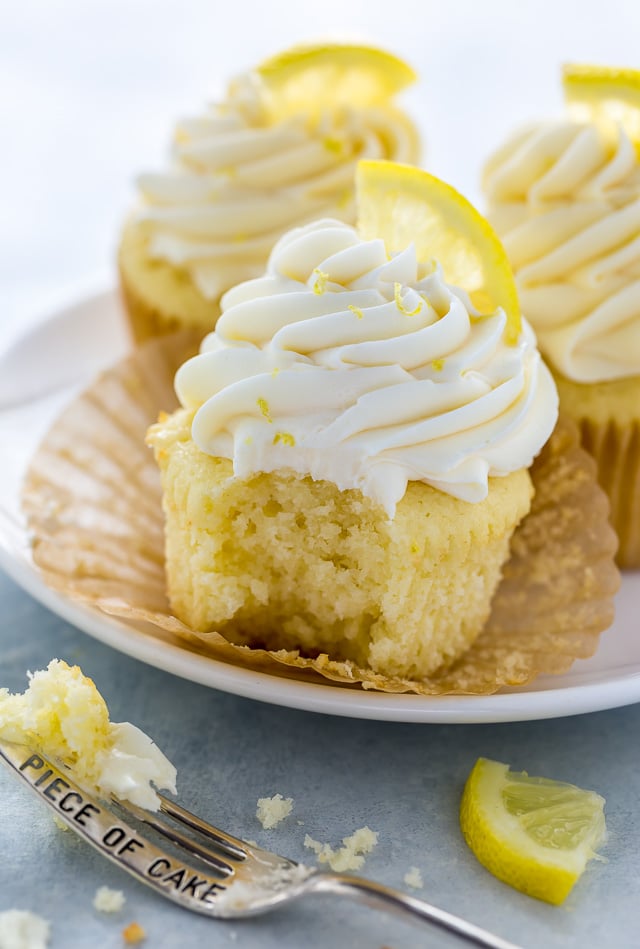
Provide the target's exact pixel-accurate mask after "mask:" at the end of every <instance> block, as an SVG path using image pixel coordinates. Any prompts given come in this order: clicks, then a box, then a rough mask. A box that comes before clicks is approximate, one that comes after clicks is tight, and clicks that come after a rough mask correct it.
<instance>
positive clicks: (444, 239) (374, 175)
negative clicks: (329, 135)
mask: <svg viewBox="0 0 640 949" xmlns="http://www.w3.org/2000/svg"><path fill="white" fill-rule="evenodd" d="M356 191H357V195H358V230H359V232H360V234H361V236H362V237H364V238H365V239H367V240H370V239H373V238H375V237H382V238H384V241H385V244H386V246H387V250H388V251H389V252H390V253H394V252H396V251H399V250H403V249H404V248H405V247H407V246H408V245H409V244H411V243H413V244H415V247H416V252H417V255H418V260H420V261H427V260H430V259H432V258H435V259H436V260H437V261H439V263H440V264H441V266H442V269H443V272H444V276H445V279H446V280H447V282H448V283H450V284H453V285H455V286H457V287H461V288H462V289H463V290H466V291H467V293H468V294H469V296H470V297H471V300H472V302H473V304H474V306H475V307H476V308H477V309H478V310H479V311H480V313H483V314H489V313H494V312H495V310H496V308H497V307H499V306H501V307H502V308H503V309H504V311H505V313H506V315H507V326H506V330H505V339H506V341H507V342H508V343H511V344H513V343H515V342H516V341H517V339H518V337H519V335H520V331H521V328H522V321H521V317H520V304H519V302H518V291H517V289H516V283H515V279H514V277H513V271H512V270H511V266H510V264H509V260H508V258H507V254H506V252H505V249H504V247H503V246H502V244H501V243H500V241H499V239H498V237H497V235H496V233H495V231H494V230H493V228H492V227H491V225H490V224H489V222H488V221H487V220H485V218H483V217H482V215H481V214H480V213H479V212H478V211H476V209H475V208H474V207H473V205H471V204H470V203H469V202H468V201H467V199H466V198H463V197H462V195H461V194H459V192H457V191H456V190H455V188H452V187H451V185H448V184H446V183H445V182H444V181H441V180H440V179H439V178H435V177H434V176H433V175H430V174H428V173H427V172H426V171H421V170H420V169H419V168H413V167H411V166H410V165H400V164H397V163H396V162H391V161H361V162H360V163H359V164H358V168H357V172H356Z"/></svg>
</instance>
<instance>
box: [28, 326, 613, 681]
mask: <svg viewBox="0 0 640 949" xmlns="http://www.w3.org/2000/svg"><path fill="white" fill-rule="evenodd" d="M196 345H197V338H196V336H195V335H194V334H193V333H181V334H177V335H174V336H170V337H163V338H160V339H157V340H153V341H152V342H149V343H147V344H145V345H144V346H142V347H141V348H140V349H138V350H137V351H136V352H135V353H133V354H132V355H131V356H130V357H129V358H128V359H126V360H124V361H123V362H121V363H119V364H118V365H116V366H114V367H113V368H112V369H110V370H108V371H107V372H105V373H103V374H102V375H101V376H100V377H99V378H98V379H97V380H96V381H95V382H94V383H93V384H92V385H91V386H90V387H89V388H88V389H87V390H86V391H85V392H84V393H83V394H82V395H81V396H79V397H78V398H77V399H76V400H75V401H74V402H73V403H72V404H71V405H69V406H68V407H67V409H65V411H64V412H63V413H62V415H61V416H60V418H59V419H58V421H57V422H56V423H55V424H54V425H53V427H52V428H51V430H50V431H49V433H48V434H47V435H46V437H45V438H44V440H43V442H42V444H41V445H40V447H39V449H38V451H37V452H36V454H35V456H34V458H33V460H32V463H31V466H30V468H29V471H28V473H27V477H26V479H25V484H24V491H23V505H24V510H25V514H26V516H27V520H28V524H29V529H30V531H31V535H32V550H33V559H34V562H35V564H36V565H37V567H38V568H39V570H40V571H41V572H42V575H43V578H44V580H45V581H46V582H47V583H48V584H49V585H50V586H51V587H53V588H54V589H56V590H57V591H59V592H61V593H63V594H65V595H66V596H68V597H71V598H73V599H76V600H79V601H81V602H83V603H84V604H86V605H89V606H91V607H93V608H94V609H96V610H100V611H102V612H104V613H106V614H109V615H112V616H116V617H118V618H119V619H120V620H121V621H123V622H124V623H126V624H128V625H130V626H131V630H132V636H134V635H136V631H137V630H138V629H139V628H141V627H140V624H144V629H145V631H146V632H149V631H153V632H154V633H155V635H157V636H158V639H159V640H164V641H166V640H167V638H169V639H170V640H171V641H174V642H175V641H177V642H179V643H180V644H181V645H183V646H184V647H185V648H189V649H192V650H194V651H196V652H198V653H205V654H207V655H210V656H212V657H214V658H216V659H220V660H222V661H224V662H227V663H232V664H234V665H239V666H243V667H249V668H252V669H256V670H259V671H263V672H268V673H271V674H275V675H280V676H285V677H287V678H291V677H294V678H297V679H304V680H307V681H309V680H313V681H324V682H325V683H326V684H329V683H333V684H339V685H340V686H342V687H344V686H352V687H360V688H365V689H377V690H380V691H384V692H414V693H418V694H421V695H437V694H470V695H482V694H491V693H493V692H496V691H497V690H498V689H500V688H502V687H503V686H518V685H524V684H526V683H528V682H530V681H531V680H532V679H534V678H535V677H536V676H537V675H539V674H540V673H563V672H566V670H567V669H568V668H569V667H570V665H571V664H572V662H573V661H574V660H575V659H577V658H586V657H587V656H590V655H592V654H593V653H594V652H595V650H596V647H597V644H598V637H599V634H600V633H601V632H602V631H603V630H605V629H606V628H607V627H608V626H610V624H611V622H612V619H613V595H614V593H615V592H616V590H617V588H618V585H619V574H618V571H617V569H616V567H615V564H614V561H613V557H614V554H615V550H616V544H617V542H616V537H615V534H614V532H613V530H612V529H611V527H610V526H609V523H608V502H607V499H606V496H605V494H604V492H603V491H602V490H601V488H600V487H599V486H598V484H597V483H596V478H595V463H594V461H593V459H592V458H590V457H589V455H587V453H586V452H585V451H583V450H582V449H581V448H580V445H579V433H578V431H577V428H576V427H575V426H574V424H573V423H572V422H570V421H569V420H566V419H562V420H561V421H560V422H559V423H558V426H557V427H556V430H555V432H554V434H553V436H552V437H551V439H550V441H549V443H548V444H547V446H545V448H544V449H543V451H542V453H541V454H540V456H539V458H538V459H537V460H536V462H535V463H534V465H533V468H532V472H531V473H532V478H533V482H534V486H535V489H536V493H535V497H534V501H533V505H532V510H531V512H530V514H529V515H528V516H527V517H526V518H525V520H524V521H523V522H522V524H521V525H520V527H519V528H518V530H517V531H516V533H515V535H514V537H513V541H512V556H511V559H510V560H509V562H508V563H507V564H506V566H505V568H504V571H503V579H502V582H501V584H500V586H499V588H498V591H497V593H496V595H495V597H494V600H493V604H492V611H491V616H490V618H489V620H488V622H487V625H486V627H485V629H484V630H483V632H482V634H481V635H480V637H479V638H478V639H477V640H476V642H475V644H474V645H473V646H472V647H471V649H470V650H469V651H468V652H467V653H466V654H465V655H464V656H463V657H462V658H461V659H459V660H458V661H457V662H456V663H455V664H454V665H453V666H451V667H450V668H449V669H446V670H442V671H440V672H438V673H437V674H436V675H434V676H432V677H430V678H429V679H425V680H420V681H409V680H404V679H395V678H387V677H385V676H381V675H379V674H377V673H374V672H372V671H371V670H370V669H363V668H359V667H357V666H356V665H355V664H353V663H351V662H337V661H334V660H332V659H330V658H329V657H328V656H327V655H325V654H322V655H319V656H314V657H304V656H300V655H299V654H298V653H297V652H291V651H285V650H280V651H277V652H273V651H267V650H264V649H251V648H249V647H244V646H235V645H232V644H231V643H228V642H227V641H226V640H225V639H224V638H223V637H222V636H221V635H220V634H219V633H216V632H212V633H197V632H195V631H193V630H191V629H189V628H188V627H187V626H185V624H184V623H182V622H180V620H178V619H177V618H176V617H175V616H173V615H172V614H171V610H170V608H169V604H168V602H167V599H166V594H165V577H164V555H163V544H164V539H163V518H162V509H161V489H160V477H159V473H158V470H157V468H156V465H155V462H154V460H153V456H152V453H151V451H150V450H149V449H148V448H147V447H146V446H145V444H144V437H145V433H146V430H147V427H148V426H149V425H150V424H151V423H153V422H155V421H156V419H157V416H158V413H159V412H160V411H172V410H173V409H174V408H175V406H176V400H175V395H174V392H173V376H174V373H175V370H176V369H177V367H178V366H179V365H180V364H181V363H182V361H183V360H184V358H186V356H187V355H189V354H190V353H191V352H193V351H195V348H196Z"/></svg>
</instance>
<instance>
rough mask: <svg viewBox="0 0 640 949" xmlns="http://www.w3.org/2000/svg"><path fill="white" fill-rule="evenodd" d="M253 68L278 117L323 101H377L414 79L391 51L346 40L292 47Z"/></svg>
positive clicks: (360, 103) (367, 103) (328, 103)
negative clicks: (343, 41)
mask: <svg viewBox="0 0 640 949" xmlns="http://www.w3.org/2000/svg"><path fill="white" fill-rule="evenodd" d="M256 72H257V73H258V75H259V76H260V77H261V79H262V82H263V84H264V88H265V90H266V94H267V102H268V106H269V109H270V111H271V112H272V113H274V114H276V115H277V116H278V117H283V116H286V115H291V114H293V113H298V112H305V113H309V112H310V111H313V110H314V109H318V110H319V109H322V108H323V107H325V108H326V107H327V106H331V107H332V108H339V107H341V106H356V107H366V106H373V105H379V104H381V103H384V102H388V101H389V100H390V99H391V98H392V97H393V96H394V95H396V93H398V92H400V90H401V89H404V87H405V86H408V85H409V84H410V83H412V82H415V80H416V74H415V73H414V71H413V69H412V68H411V67H410V66H408V65H407V63H405V62H404V61H403V60H402V59H399V58H398V57H397V56H394V55H393V54H392V53H388V52H386V50H382V49H378V48H376V47H374V46H363V45H354V44H350V43H324V44H309V45H300V46H294V47H292V49H289V50H285V52H283V53H278V54H277V55H276V56H273V57H271V58H270V59H267V60H265V62H263V63H261V65H260V66H258V67H257V69H256Z"/></svg>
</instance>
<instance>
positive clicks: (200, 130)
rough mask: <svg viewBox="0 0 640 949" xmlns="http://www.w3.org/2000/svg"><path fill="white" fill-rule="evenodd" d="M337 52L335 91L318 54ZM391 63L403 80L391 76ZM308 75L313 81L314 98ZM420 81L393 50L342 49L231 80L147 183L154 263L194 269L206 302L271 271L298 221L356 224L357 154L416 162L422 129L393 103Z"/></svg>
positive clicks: (145, 219)
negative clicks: (280, 243)
mask: <svg viewBox="0 0 640 949" xmlns="http://www.w3.org/2000/svg"><path fill="white" fill-rule="evenodd" d="M323 54H324V55H323ZM332 56H333V58H334V60H335V69H336V72H335V73H333V72H329V73H327V78H328V83H325V84H324V86H327V85H328V87H327V88H325V87H323V85H322V84H321V83H320V85H319V82H320V80H321V79H322V76H323V73H322V71H318V66H317V60H318V59H320V61H321V63H323V65H324V68H325V69H326V68H328V66H330V65H331V62H332ZM346 64H351V65H350V67H349V68H350V70H351V71H349V72H348V71H347V65H346ZM367 68H368V69H369V70H370V72H372V73H375V72H376V70H377V71H378V72H379V73H380V74H381V75H380V76H378V80H379V84H380V89H375V90H374V91H372V89H371V88H370V85H369V84H368V83H364V84H362V80H363V78H366V77H367V73H366V69H367ZM390 68H391V70H392V71H393V70H394V68H395V71H396V72H397V74H398V75H397V78H396V79H395V80H385V79H384V73H385V71H387V72H388V71H389V69H390ZM292 70H293V75H292V78H291V77H290V73H291V72H292ZM314 70H315V72H314ZM309 75H311V76H312V78H313V77H315V85H312V86H310V95H309V98H308V99H307V100H305V99H304V96H303V95H302V92H304V90H305V89H306V88H307V85H308V84H309ZM283 76H284V79H286V80H287V82H286V83H285V82H284V81H283V78H282V77H283ZM318 77H319V78H318ZM350 77H351V79H350ZM358 77H359V80H360V85H357V84H356V80H357V79H358ZM412 77H413V74H412V73H411V70H410V69H409V67H407V66H406V65H405V64H404V63H402V62H401V61H400V60H396V59H395V58H394V57H391V55H390V54H387V53H384V52H383V51H378V50H373V49H369V48H368V47H345V46H340V45H337V46H332V47H327V48H323V47H310V48H309V49H305V48H301V49H300V50H299V51H296V50H293V51H290V53H288V54H281V56H280V57H276V58H275V59H274V60H272V61H270V63H268V64H265V65H263V67H261V68H259V69H258V70H255V71H251V72H249V73H247V74H245V75H242V76H240V77H239V78H237V79H235V80H234V81H232V82H231V83H230V84H229V86H228V89H227V92H226V95H225V97H224V99H223V100H222V101H221V102H217V103H215V104H213V105H211V106H209V107H208V108H207V109H206V110H205V111H204V112H203V114H202V115H199V116H197V117H194V118H189V119H185V120H183V121H180V122H179V123H178V125H177V127H176V130H175V134H174V142H173V146H172V150H171V160H170V164H169V167H168V168H167V169H166V170H164V171H160V172H158V173H153V174H143V175H141V176H140V177H139V178H138V189H139V196H140V201H139V206H138V207H137V209H136V210H135V212H134V217H133V219H134V221H135V222H136V223H137V224H138V225H139V226H141V227H142V228H143V231H144V232H145V233H146V235H147V237H148V241H147V249H146V252H147V254H148V256H149V258H151V259H159V260H163V261H165V262H168V263H170V264H172V265H174V266H176V267H180V268H183V269H185V270H186V271H187V273H188V274H189V275H190V277H191V279H192V281H193V283H194V284H195V286H196V287H197V289H198V290H199V292H200V293H201V294H202V296H203V297H204V298H206V299H209V300H217V299H218V298H219V297H220V295H221V293H223V292H224V291H225V290H226V289H228V288H229V287H231V286H234V285H235V284H236V283H238V282H239V281H240V280H245V279H248V278H250V277H253V276H258V275H259V274H260V273H262V272H263V270H264V266H265V262H266V260H267V257H268V254H269V252H270V250H271V248H272V247H273V245H274V243H275V242H276V240H277V239H278V237H280V236H281V235H282V234H283V233H284V232H285V231H287V230H288V229H289V228H291V227H292V226H294V225H296V224H302V223H305V222H308V221H312V220H315V219H317V218H319V217H322V216H328V215H330V216H332V217H335V218H339V219H340V220H343V221H346V222H354V221H355V203H354V189H353V179H354V170H355V164H356V161H357V160H358V159H359V158H362V157H371V158H394V159H397V160H399V161H405V162H412V161H415V160H416V159H417V151H418V146H417V135H416V131H415V129H414V126H413V124H412V123H411V121H410V120H409V119H408V117H407V116H406V115H405V114H404V113H402V112H401V111H400V110H399V109H397V108H395V107H394V106H393V105H392V104H391V100H392V96H393V93H394V92H396V91H398V88H400V87H401V86H402V85H405V84H406V83H407V82H408V81H411V78H412ZM369 78H370V77H369ZM296 80H298V85H297V88H298V89H300V90H301V93H300V95H299V96H298V97H296V98H295V100H294V101H292V99H291V94H290V90H291V88H292V87H293V88H294V89H295V88H296ZM350 82H351V83H352V84H353V95H352V96H347V95H346V93H345V95H341V96H340V97H338V89H336V85H337V86H338V87H339V88H342V87H344V88H345V90H346V92H348V91H349V87H350ZM305 83H306V85H305ZM374 85H375V83H374ZM385 87H389V88H387V89H386V94H385ZM374 92H375V94H374Z"/></svg>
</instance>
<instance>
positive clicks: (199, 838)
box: [0, 741, 518, 949]
mask: <svg viewBox="0 0 640 949" xmlns="http://www.w3.org/2000/svg"><path fill="white" fill-rule="evenodd" d="M0 759H3V760H4V762H5V763H6V764H7V765H9V767H10V768H12V769H13V770H14V771H15V773H16V774H17V775H19V776H20V777H21V778H22V779H23V780H24V781H25V782H26V783H27V784H28V785H29V787H30V788H31V789H32V790H33V791H35V792H36V794H38V795H39V797H40V798H41V799H42V800H43V801H44V802H45V803H46V804H48V806H49V807H50V808H52V809H53V810H54V811H55V813H56V814H57V816H58V817H59V818H61V819H62V820H63V821H64V822H65V823H66V824H67V825H68V826H69V827H71V828H72V830H74V831H75V832H76V833H77V834H79V835H80V836H81V837H84V839H85V840H87V841H88V842H89V843H90V844H92V846H94V847H95V848H96V849H97V850H99V851H100V853H102V854H104V855H105V856H106V857H108V858H109V860H111V861H113V862H114V863H117V864H118V865H119V866H120V867H122V868H123V869H124V870H126V871H127V872H128V873H130V874H131V875H132V876H134V877H136V878H137V879H138V880H141V881H142V882H143V883H145V884H146V885H147V886H150V887H152V889H154V890H156V891H157V892H158V893H160V894H161V895H162V896H164V897H166V898H167V899H170V900H172V901H173V902H174V903H178V904H179V905H180V906H182V907H184V908H185V909H190V910H194V911H195V912H197V913H202V914H203V915H205V916H212V917H215V918H221V919H234V918H239V917H243V916H256V915H258V914H260V913H266V912H268V911H269V910H272V909H275V907H277V906H281V905H283V904H284V903H289V902H291V900H295V899H298V898H299V897H301V896H305V895H307V894H310V893H332V894H334V895H336V896H346V897H349V898H351V899H354V900H357V901H358V902H361V903H366V904H368V905H369V906H372V907H374V908H377V909H381V910H387V911H395V912H400V913H403V914H404V915H408V916H411V917H413V918H414V919H419V920H422V921H425V920H426V921H427V922H429V923H432V924H433V925H435V926H438V927H440V928H441V929H445V930H447V931H448V932H450V933H454V934H455V935H457V936H459V937H461V938H462V939H464V940H466V941H467V942H469V943H472V944H474V945H477V946H487V947H490V949H518V947H517V946H515V945H514V943H511V942H508V941H507V940H505V939H501V938H500V937H499V936H494V935H492V934H491V933H489V932H487V931H486V930H484V929H481V928H480V927H478V926H475V925H474V924H473V923H469V922H467V921H465V920H464V919H460V918H459V917H458V916H454V915H453V914H451V913H447V912H446V911H444V910H441V909H438V908H437V907H435V906H431V905H430V904H429V903H425V902H424V901H423V900H419V899H416V898H415V897H414V896H409V895H408V894H407V893H401V892H400V891H398V890H394V889H391V888H390V887H387V886H383V885H382V884H380V883H374V882H373V881H371V880H365V879H362V878H361V877H355V876H350V875H348V874H343V873H328V872H324V871H319V870H317V869H315V868H310V867H306V866H304V864H301V863H296V862H295V861H293V860H288V859H287V858H286V857H281V856H278V854H275V853H270V852H269V851H268V850H263V849H262V848H261V847H257V846H254V845H253V844H248V843H246V841H244V840H240V839H239V838H237V837H233V836H231V834H227V833H225V832H224V831H222V830H218V828H217V827H212V826H211V824H207V823H206V822H205V821H203V820H201V819H200V818H199V817H196V815H195V814H191V813H190V812H189V811H187V810H185V808H183V807H180V806H179V805H178V804H176V803H174V802H173V801H170V800H169V799H168V798H166V797H164V796H163V795H159V797H160V802H161V804H160V812H159V813H152V812H150V811H145V810H143V809H142V808H139V807H136V806H135V805H133V804H130V803H127V804H123V802H122V801H120V800H117V799H115V798H113V799H112V801H111V804H112V806H113V807H114V809H115V813H114V810H112V809H111V808H109V807H106V806H105V804H104V803H103V802H102V801H99V800H98V799H97V798H96V797H94V796H92V795H91V794H88V793H87V792H86V791H85V790H84V789H83V788H81V787H79V786H78V785H77V784H76V783H75V782H74V781H73V780H72V778H71V776H70V772H69V771H68V770H66V769H64V768H61V767H59V766H58V765H56V764H55V763H54V762H53V761H52V760H50V759H49V758H48V757H47V756H46V755H45V754H43V753H42V752H40V751H35V750H34V749H32V748H28V747H27V746H25V745H18V744H13V743H11V742H5V741H0ZM122 814H125V815H127V816H128V817H133V818H135V819H136V820H137V821H139V822H140V823H142V824H144V825H146V826H147V827H150V828H153V830H154V831H157V832H158V833H159V834H161V835H162V836H163V837H165V838H166V839H167V840H169V841H171V843H172V844H173V845H174V846H175V849H176V851H177V852H178V854H181V853H186V854H187V858H188V862H185V861H184V860H183V859H182V858H181V856H176V854H175V853H174V852H173V850H172V851H165V850H162V849H160V848H159V847H158V846H157V845H156V844H154V843H152V842H151V840H149V839H148V838H147V837H145V836H142V835H141V834H140V832H139V830H138V829H136V828H134V827H132V826H131V825H130V824H129V823H128V822H127V821H126V820H124V819H123V818H122V816H121V815H122ZM161 815H163V816H161ZM164 818H170V819H171V821H173V822H174V823H170V822H169V821H168V820H165V819H164ZM175 825H178V826H175ZM181 828H188V829H189V830H190V831H191V832H193V834H194V836H193V837H191V836H188V835H187V834H185V833H184V832H183V830H182V829H181ZM194 858H195V860H196V861H197V863H198V866H193V864H192V863H191V860H193V859H194ZM203 867H204V869H203Z"/></svg>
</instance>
